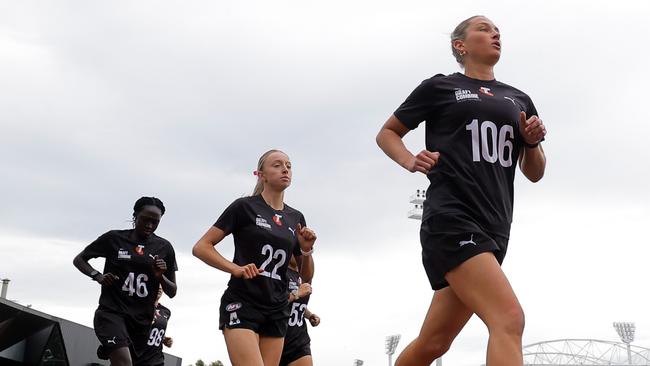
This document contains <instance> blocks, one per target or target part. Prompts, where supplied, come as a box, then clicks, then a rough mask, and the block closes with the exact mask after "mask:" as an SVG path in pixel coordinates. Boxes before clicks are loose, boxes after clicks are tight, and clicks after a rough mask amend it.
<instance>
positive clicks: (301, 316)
mask: <svg viewBox="0 0 650 366" xmlns="http://www.w3.org/2000/svg"><path fill="white" fill-rule="evenodd" d="M287 276H288V277H289V292H293V291H296V290H298V288H299V287H300V284H301V283H302V280H301V279H300V274H299V273H298V272H296V271H294V270H292V269H289V270H288V271H287ZM309 296H310V295H307V296H305V297H301V298H299V299H298V300H296V301H294V302H292V303H291V315H289V327H288V328H287V335H286V336H285V337H284V350H283V352H291V350H294V349H296V348H298V347H302V346H304V345H308V344H309V343H310V342H311V339H310V338H309V334H308V333H307V321H306V320H305V310H306V309H307V303H308V302H309Z"/></svg>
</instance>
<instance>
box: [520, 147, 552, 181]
mask: <svg viewBox="0 0 650 366" xmlns="http://www.w3.org/2000/svg"><path fill="white" fill-rule="evenodd" d="M523 149H524V150H523V152H522V156H521V162H520V164H519V165H520V168H521V172H522V173H524V175H525V176H526V178H528V179H529V180H530V181H531V182H537V181H539V180H540V179H542V177H543V176H544V170H545V169H546V155H545V154H544V149H543V148H542V145H541V144H539V145H537V147H534V148H530V147H524V148H523Z"/></svg>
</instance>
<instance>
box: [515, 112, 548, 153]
mask: <svg viewBox="0 0 650 366" xmlns="http://www.w3.org/2000/svg"><path fill="white" fill-rule="evenodd" d="M519 132H520V133H521V136H522V137H523V139H524V141H525V142H526V143H527V144H530V145H534V144H536V143H538V142H540V141H542V139H543V138H544V136H546V127H545V126H544V123H543V122H542V120H541V119H540V118H539V117H537V116H532V117H530V118H528V119H526V113H524V112H519Z"/></svg>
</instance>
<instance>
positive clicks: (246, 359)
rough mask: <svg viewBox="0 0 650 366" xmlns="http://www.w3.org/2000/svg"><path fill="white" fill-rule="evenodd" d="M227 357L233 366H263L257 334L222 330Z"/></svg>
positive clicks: (249, 331)
mask: <svg viewBox="0 0 650 366" xmlns="http://www.w3.org/2000/svg"><path fill="white" fill-rule="evenodd" d="M223 336H224V338H225V339H226V347H227V348H228V356H230V363H232V365H233V366H264V361H262V353H261V352H260V345H259V343H260V341H259V339H260V338H259V336H258V335H257V333H255V332H253V331H252V330H250V329H228V328H226V329H224V330H223Z"/></svg>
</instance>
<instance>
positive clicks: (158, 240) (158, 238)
mask: <svg viewBox="0 0 650 366" xmlns="http://www.w3.org/2000/svg"><path fill="white" fill-rule="evenodd" d="M151 239H153V240H154V241H155V242H156V243H158V244H159V245H160V246H162V247H167V248H171V249H172V250H173V249H174V248H173V246H172V243H170V242H169V240H167V239H165V238H163V237H162V236H158V235H156V234H151Z"/></svg>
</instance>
